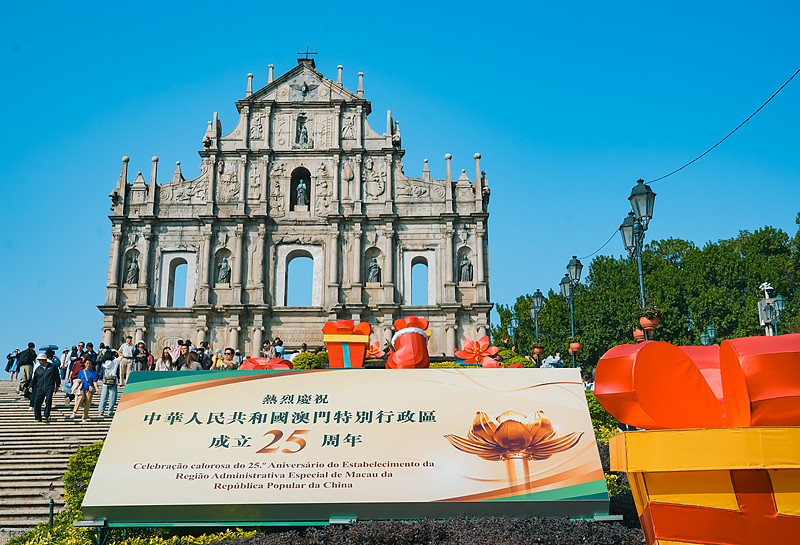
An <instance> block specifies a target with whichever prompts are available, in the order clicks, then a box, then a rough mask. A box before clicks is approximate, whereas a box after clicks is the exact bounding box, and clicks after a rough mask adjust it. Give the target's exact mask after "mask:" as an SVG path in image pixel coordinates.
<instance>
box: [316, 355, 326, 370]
mask: <svg viewBox="0 0 800 545" xmlns="http://www.w3.org/2000/svg"><path fill="white" fill-rule="evenodd" d="M314 357H315V358H316V360H317V369H322V368H323V367H327V366H328V353H327V352H320V353H319V354H315V356H314Z"/></svg>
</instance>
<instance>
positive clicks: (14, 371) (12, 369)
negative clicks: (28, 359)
mask: <svg viewBox="0 0 800 545" xmlns="http://www.w3.org/2000/svg"><path fill="white" fill-rule="evenodd" d="M6 358H8V365H6V373H10V374H11V376H10V377H9V380H11V381H12V382H13V381H15V380H17V375H18V374H19V366H18V365H19V348H17V349H16V350H14V351H13V352H12V353H11V354H9V355H8V356H6Z"/></svg>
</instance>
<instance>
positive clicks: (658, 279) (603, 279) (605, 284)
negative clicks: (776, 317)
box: [492, 214, 800, 368]
mask: <svg viewBox="0 0 800 545" xmlns="http://www.w3.org/2000/svg"><path fill="white" fill-rule="evenodd" d="M796 221H797V223H798V226H800V214H798V217H797V220H796ZM642 268H643V271H644V276H645V292H646V294H647V302H648V303H652V304H654V305H656V306H657V307H659V308H660V309H662V310H663V317H662V318H661V323H660V325H659V327H658V329H657V330H656V331H655V332H654V333H653V334H652V336H651V338H652V339H654V340H663V341H668V342H671V343H673V344H676V345H692V344H695V345H696V344H700V335H701V334H702V333H703V332H704V331H705V330H706V328H707V327H708V325H709V324H713V325H714V326H715V328H716V332H717V333H716V340H717V341H718V342H719V341H721V340H724V339H727V338H735V337H745V336H754V335H763V334H764V331H763V328H761V326H760V325H759V323H758V314H757V310H756V309H757V305H758V300H759V299H761V297H762V296H763V293H762V292H760V291H759V289H758V286H759V285H760V284H761V283H762V282H770V283H771V284H772V286H773V287H774V288H775V292H774V293H781V294H782V295H783V296H784V297H786V299H787V306H786V310H785V312H784V314H783V316H782V320H781V325H780V326H779V327H780V332H781V333H786V332H791V331H800V308H799V307H800V305H798V303H797V302H796V298H795V296H794V295H795V293H796V291H797V288H798V278H800V231H798V233H797V234H796V235H795V237H794V238H790V237H789V235H787V234H786V233H785V232H783V231H781V230H780V229H775V228H773V227H764V228H763V229H759V230H757V231H755V232H753V233H750V232H748V231H741V232H740V233H739V234H738V236H736V237H734V238H731V239H727V240H720V241H718V242H709V243H707V244H706V245H705V246H703V247H702V248H698V247H697V246H696V245H695V244H694V243H692V242H689V241H685V240H681V239H675V238H670V239H666V240H657V241H653V242H651V243H649V244H647V245H646V246H645V249H644V251H643V253H642ZM530 303H531V296H530V295H521V296H519V297H518V298H517V300H516V302H515V303H514V304H513V305H511V306H506V305H498V306H497V311H498V314H499V315H500V324H498V325H496V326H495V327H494V328H492V335H493V339H494V340H495V342H496V343H497V344H499V341H500V340H501V339H503V338H505V337H508V334H507V327H508V324H509V323H510V321H511V313H512V311H513V312H516V313H517V315H518V316H519V318H520V326H519V329H518V330H517V334H516V344H517V351H518V352H519V353H521V354H525V353H527V352H528V351H530V350H531V348H532V345H533V342H534V341H535V333H534V323H533V320H532V318H531V317H530V313H529V309H530ZM639 304H640V302H639V280H638V273H637V267H636V264H635V262H634V260H633V259H628V258H622V259H617V258H615V257H609V256H597V257H595V258H594V259H593V260H592V261H591V263H590V264H589V266H588V271H587V273H586V275H585V276H584V280H583V282H582V283H581V284H579V285H578V286H577V287H576V289H575V324H576V332H577V333H579V334H580V337H581V339H580V340H581V343H582V344H583V348H582V350H581V352H580V354H579V355H578V357H577V363H578V365H580V366H582V367H583V368H592V367H594V366H595V365H596V364H597V361H598V360H599V359H600V357H601V356H602V355H603V354H604V353H605V352H606V351H608V350H609V349H610V348H612V347H613V346H616V345H619V344H626V343H632V342H634V341H633V336H632V332H633V329H634V327H637V325H638V321H637V320H635V319H634V318H633V313H634V311H635V310H636V309H638V308H639ZM539 331H540V340H541V343H542V347H543V349H544V354H550V353H554V352H561V354H562V358H563V359H564V361H565V362H568V363H569V362H570V361H571V358H570V357H569V355H568V354H567V348H568V343H569V336H570V323H569V305H568V303H567V301H566V300H565V299H564V298H563V297H562V296H561V295H560V294H557V293H555V292H554V291H553V290H550V291H549V293H548V294H547V297H546V299H545V305H544V308H543V309H542V311H541V312H540V313H539Z"/></svg>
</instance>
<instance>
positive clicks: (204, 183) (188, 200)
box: [158, 162, 208, 205]
mask: <svg viewBox="0 0 800 545" xmlns="http://www.w3.org/2000/svg"><path fill="white" fill-rule="evenodd" d="M200 170H201V174H200V176H198V177H197V178H194V179H191V180H187V179H185V178H184V177H183V174H182V173H181V164H180V162H179V163H178V165H177V167H176V168H175V173H174V174H173V176H172V181H170V182H168V183H166V184H161V185H160V186H159V193H158V198H159V202H160V203H161V205H167V204H204V203H205V202H206V197H207V190H208V165H207V164H205V163H202V164H201V165H200Z"/></svg>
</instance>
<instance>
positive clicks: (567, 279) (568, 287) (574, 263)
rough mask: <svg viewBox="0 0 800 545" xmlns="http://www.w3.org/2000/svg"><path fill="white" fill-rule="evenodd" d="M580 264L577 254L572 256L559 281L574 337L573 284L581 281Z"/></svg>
mask: <svg viewBox="0 0 800 545" xmlns="http://www.w3.org/2000/svg"><path fill="white" fill-rule="evenodd" d="M581 270H583V265H581V262H580V260H579V259H578V257H577V256H572V259H570V260H569V264H567V274H565V275H564V278H562V279H561V282H559V286H561V295H563V296H564V298H565V299H567V300H568V301H569V326H570V331H571V333H572V337H575V286H577V285H578V283H579V282H580V281H581ZM572 367H575V352H574V351H573V352H572Z"/></svg>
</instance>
